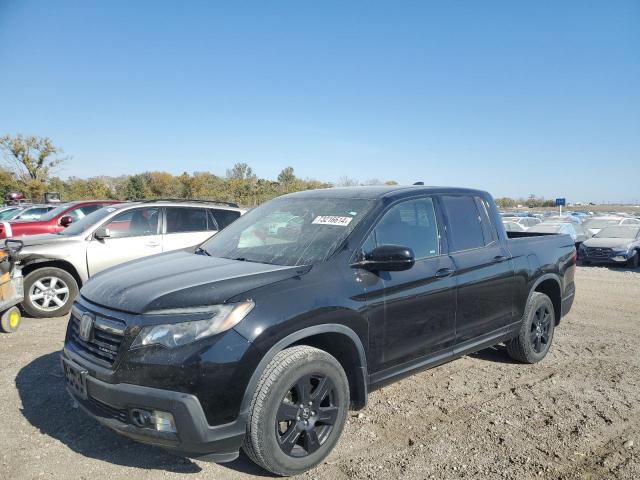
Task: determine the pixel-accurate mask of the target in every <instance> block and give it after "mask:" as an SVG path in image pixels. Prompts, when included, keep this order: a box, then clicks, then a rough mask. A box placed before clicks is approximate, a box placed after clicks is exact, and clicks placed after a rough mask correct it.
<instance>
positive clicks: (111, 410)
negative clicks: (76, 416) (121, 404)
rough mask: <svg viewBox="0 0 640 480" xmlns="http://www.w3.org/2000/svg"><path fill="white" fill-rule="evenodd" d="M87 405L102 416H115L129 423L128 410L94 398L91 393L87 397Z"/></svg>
mask: <svg viewBox="0 0 640 480" xmlns="http://www.w3.org/2000/svg"><path fill="white" fill-rule="evenodd" d="M85 406H87V407H88V408H89V410H91V411H93V412H94V413H95V414H96V415H99V416H101V417H104V418H115V419H116V420H119V421H121V422H122V423H129V412H128V411H127V410H122V409H120V408H115V407H112V406H111V405H107V404H106V403H102V402H101V401H100V400H97V399H95V398H93V397H92V396H91V395H89V396H88V397H87V400H86V401H85Z"/></svg>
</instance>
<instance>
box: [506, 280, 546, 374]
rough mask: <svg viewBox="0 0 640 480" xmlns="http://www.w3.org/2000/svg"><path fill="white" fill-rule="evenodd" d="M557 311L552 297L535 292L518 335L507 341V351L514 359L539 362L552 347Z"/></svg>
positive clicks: (528, 304)
mask: <svg viewBox="0 0 640 480" xmlns="http://www.w3.org/2000/svg"><path fill="white" fill-rule="evenodd" d="M555 324H556V321H555V312H554V309H553V303H552V302H551V299H550V298H549V297H548V296H546V295H545V294H544V293H540V292H534V293H533V294H532V295H531V298H530V299H529V302H528V303H527V307H526V309H525V312H524V315H523V318H522V325H521V327H520V332H519V333H518V336H517V337H516V338H514V339H513V340H511V341H510V342H508V343H507V352H508V353H509V356H510V357H511V358H513V359H514V360H518V361H519V362H524V363H537V362H539V361H540V360H542V359H543V358H544V357H545V356H546V355H547V352H548V351H549V348H550V347H551V342H552V341H553V332H554V330H555Z"/></svg>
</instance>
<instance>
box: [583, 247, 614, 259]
mask: <svg viewBox="0 0 640 480" xmlns="http://www.w3.org/2000/svg"><path fill="white" fill-rule="evenodd" d="M587 256H588V257H591V258H611V257H613V250H612V249H611V248H600V247H588V248H587Z"/></svg>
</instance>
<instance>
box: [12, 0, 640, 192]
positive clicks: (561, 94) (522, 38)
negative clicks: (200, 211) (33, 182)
mask: <svg viewBox="0 0 640 480" xmlns="http://www.w3.org/2000/svg"><path fill="white" fill-rule="evenodd" d="M639 22H640V1H638V0H627V1H624V0H613V1H609V2H603V1H584V0H582V1H560V2H559V1H528V2H525V1H503V2H500V1H482V2H476V1H466V2H462V1H444V0H443V1H440V2H428V1H416V2H408V1H407V2H405V1H388V2H383V1H376V2H364V1H362V2H360V1H348V2H345V1H335V2H330V1H323V2H312V1H301V0H298V1H295V2H293V1H292V2H285V1H270V2H265V1H255V2H250V1H227V2H222V1H219V2H205V1H202V2H196V1H189V2H179V1H174V2H161V1H150V2H143V1H136V2H130V1H114V0H110V1H103V2H97V1H62V0H57V1H55V2H51V1H41V2H34V1H28V0H21V1H18V0H0V95H1V97H2V101H1V102H0V134H3V133H18V132H21V133H24V134H35V135H42V136H49V137H51V138H52V139H53V140H54V141H55V142H56V143H57V144H59V145H60V146H62V147H63V148H64V149H65V150H66V152H67V153H69V154H71V155H73V159H72V160H71V161H69V162H68V163H67V165H66V167H65V169H64V170H63V171H62V172H61V175H62V176H70V175H76V176H81V177H88V176H92V175H99V174H109V175H118V174H123V173H134V172H140V171H145V170H166V171H170V172H172V173H181V172H183V171H189V172H192V171H202V170H208V171H211V172H213V173H215V174H218V175H223V174H224V173H225V170H226V169H227V168H229V167H231V166H232V165H233V164H234V163H235V162H247V163H249V164H250V165H251V166H252V167H253V168H254V170H255V171H256V172H257V173H258V175H260V176H263V177H267V178H275V177H276V176H277V174H278V172H279V171H280V170H281V169H282V168H283V167H286V166H288V165H291V166H293V167H294V169H295V172H296V174H297V175H298V176H301V177H313V178H317V179H320V180H326V181H337V180H338V179H339V178H340V177H341V176H343V175H346V176H349V177H352V178H356V179H358V180H360V181H364V180H367V179H370V178H378V179H381V180H388V179H393V180H396V181H398V182H400V183H413V182H414V181H417V180H423V181H425V182H426V183H427V184H433V185H460V186H472V187H480V188H483V189H486V190H489V191H490V192H492V193H493V194H494V195H496V196H503V195H508V196H520V195H528V194H529V193H535V194H537V195H543V196H546V197H556V196H566V197H567V198H568V199H570V200H574V201H580V200H594V201H602V200H607V201H618V200H624V201H635V202H640V28H639V26H638V25H639Z"/></svg>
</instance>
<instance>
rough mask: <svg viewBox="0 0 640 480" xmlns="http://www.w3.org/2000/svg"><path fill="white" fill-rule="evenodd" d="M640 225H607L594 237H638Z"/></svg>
mask: <svg viewBox="0 0 640 480" xmlns="http://www.w3.org/2000/svg"><path fill="white" fill-rule="evenodd" d="M639 231H640V227H624V226H620V227H607V228H603V229H602V230H600V231H599V232H598V233H597V234H596V235H594V237H596V238H630V239H633V238H636V237H637V236H638V232H639Z"/></svg>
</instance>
